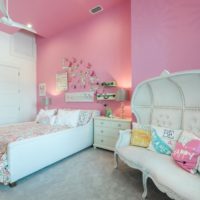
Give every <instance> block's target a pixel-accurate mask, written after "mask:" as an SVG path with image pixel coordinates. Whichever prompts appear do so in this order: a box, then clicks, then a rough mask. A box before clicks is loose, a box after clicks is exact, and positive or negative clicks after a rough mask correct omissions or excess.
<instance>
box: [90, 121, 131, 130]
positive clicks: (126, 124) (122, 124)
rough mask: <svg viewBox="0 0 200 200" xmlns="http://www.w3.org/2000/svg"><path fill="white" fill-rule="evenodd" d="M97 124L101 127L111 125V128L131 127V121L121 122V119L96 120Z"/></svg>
mask: <svg viewBox="0 0 200 200" xmlns="http://www.w3.org/2000/svg"><path fill="white" fill-rule="evenodd" d="M94 124H95V126H100V127H102V126H103V127H110V128H117V129H129V128H130V123H129V122H121V121H111V120H110V121H106V120H95V122H94Z"/></svg>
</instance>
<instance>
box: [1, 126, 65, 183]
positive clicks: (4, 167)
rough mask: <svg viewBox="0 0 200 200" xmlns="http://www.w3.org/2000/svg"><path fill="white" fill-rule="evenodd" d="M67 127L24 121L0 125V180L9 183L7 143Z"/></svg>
mask: <svg viewBox="0 0 200 200" xmlns="http://www.w3.org/2000/svg"><path fill="white" fill-rule="evenodd" d="M67 128H68V127H67V126H51V125H43V124H38V123H36V122H26V123H20V124H16V125H10V126H5V127H0V182H1V183H4V184H7V183H9V171H8V163H7V154H6V151H7V147H8V144H9V143H11V142H15V141H19V140H23V139H27V138H33V137H37V136H41V135H46V134H50V133H55V132H58V131H62V130H64V129H67Z"/></svg>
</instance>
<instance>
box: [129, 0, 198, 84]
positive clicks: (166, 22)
mask: <svg viewBox="0 0 200 200" xmlns="http://www.w3.org/2000/svg"><path fill="white" fill-rule="evenodd" d="M131 4H132V5H131V14H132V17H131V19H132V22H131V23H132V44H131V46H132V84H133V87H135V86H136V85H137V84H138V83H139V82H141V81H143V80H145V79H148V78H151V77H154V76H158V75H159V74H160V73H161V72H162V71H163V70H164V69H167V70H169V71H170V72H177V71H183V70H192V69H200V54H199V52H200V1H199V0H150V1H146V0H132V1H131Z"/></svg>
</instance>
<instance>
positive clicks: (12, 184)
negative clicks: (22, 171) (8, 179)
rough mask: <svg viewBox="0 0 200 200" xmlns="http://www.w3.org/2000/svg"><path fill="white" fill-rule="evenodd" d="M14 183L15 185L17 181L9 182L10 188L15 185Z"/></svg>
mask: <svg viewBox="0 0 200 200" xmlns="http://www.w3.org/2000/svg"><path fill="white" fill-rule="evenodd" d="M16 185H17V183H16V182H13V183H9V187H11V188H13V187H15V186H16Z"/></svg>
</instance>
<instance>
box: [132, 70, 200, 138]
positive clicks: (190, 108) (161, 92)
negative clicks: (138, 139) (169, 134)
mask: <svg viewBox="0 0 200 200" xmlns="http://www.w3.org/2000/svg"><path fill="white" fill-rule="evenodd" d="M131 107H132V112H133V114H134V115H135V116H136V119H137V121H138V122H139V123H141V124H154V125H157V126H164V127H169V128H174V129H184V130H192V131H193V132H195V133H197V134H198V135H199V136H200V70H195V71H188V72H182V73H176V74H169V73H163V74H162V75H161V76H160V77H156V78H153V79H150V80H147V81H144V82H142V83H141V84H139V85H138V86H137V87H136V90H135V92H134V94H133V96H132V100H131Z"/></svg>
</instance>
